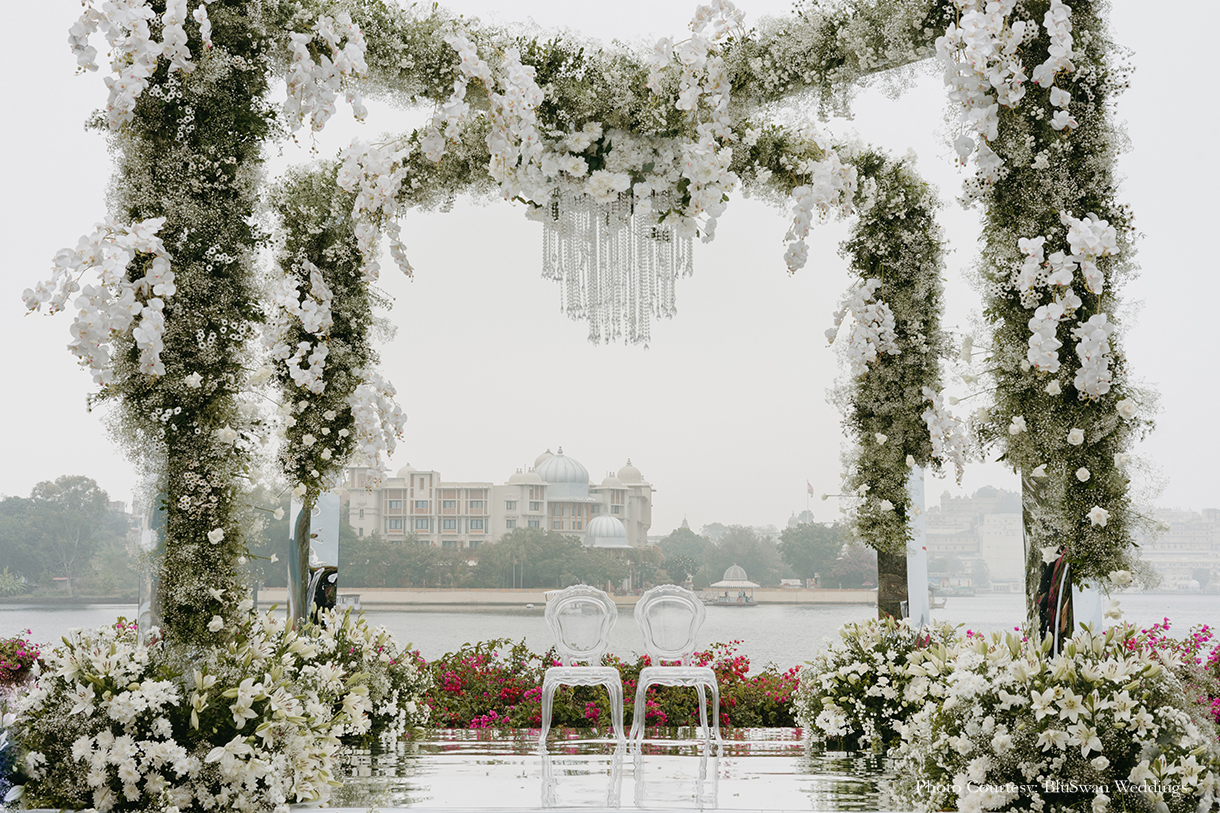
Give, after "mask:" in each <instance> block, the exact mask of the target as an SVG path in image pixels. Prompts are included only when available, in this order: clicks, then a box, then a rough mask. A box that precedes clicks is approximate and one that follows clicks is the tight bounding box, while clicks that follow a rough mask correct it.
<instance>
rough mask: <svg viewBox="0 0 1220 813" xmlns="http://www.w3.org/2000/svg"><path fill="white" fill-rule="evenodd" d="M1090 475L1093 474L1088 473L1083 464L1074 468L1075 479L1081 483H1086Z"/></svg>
mask: <svg viewBox="0 0 1220 813" xmlns="http://www.w3.org/2000/svg"><path fill="white" fill-rule="evenodd" d="M1092 476H1093V475H1091V474H1090V473H1089V470H1088V469H1086V468H1085V467H1084V466H1081V467H1080V468H1078V469H1076V479H1077V480H1079V481H1080V482H1082V483H1087V482H1089V478H1090V477H1092ZM1107 516H1108V515H1107Z"/></svg>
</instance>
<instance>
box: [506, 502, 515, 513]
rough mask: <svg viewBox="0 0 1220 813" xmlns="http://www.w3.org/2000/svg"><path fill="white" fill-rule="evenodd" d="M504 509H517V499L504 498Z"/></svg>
mask: <svg viewBox="0 0 1220 813" xmlns="http://www.w3.org/2000/svg"><path fill="white" fill-rule="evenodd" d="M504 510H505V511H516V510H517V501H516V500H505V501H504Z"/></svg>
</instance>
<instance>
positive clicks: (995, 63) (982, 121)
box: [936, 0, 1076, 184]
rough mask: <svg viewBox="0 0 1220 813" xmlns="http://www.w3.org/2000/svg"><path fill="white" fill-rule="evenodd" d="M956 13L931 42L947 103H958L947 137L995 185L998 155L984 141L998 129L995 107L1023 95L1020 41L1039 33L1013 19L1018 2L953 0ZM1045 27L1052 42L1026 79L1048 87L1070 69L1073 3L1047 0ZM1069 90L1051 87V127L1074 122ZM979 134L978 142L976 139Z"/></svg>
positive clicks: (998, 173)
mask: <svg viewBox="0 0 1220 813" xmlns="http://www.w3.org/2000/svg"><path fill="white" fill-rule="evenodd" d="M954 3H955V4H956V6H957V8H958V10H959V12H960V19H959V20H958V22H956V23H950V24H949V26H948V28H947V29H946V31H945V33H944V35H942V36H941V37H939V38H937V40H936V57H937V59H938V60H939V61H940V62H941V63H942V64H943V65H944V66H945V85H946V86H947V87H948V88H949V100H950V102H951V103H952V104H953V105H955V106H956V107H958V108H959V109H960V112H959V115H958V122H959V125H960V126H961V128H962V130H963V132H962V133H961V134H960V135H958V137H957V138H956V139H955V140H954V142H953V147H954V149H955V150H956V152H957V154H958V157H959V159H960V160H961V161H962V163H965V162H966V161H968V160H970V158H971V156H973V158H974V162H975V165H976V167H977V169H978V173H979V177H980V179H981V180H982V181H983V182H984V183H987V184H993V183H995V182H996V181H997V180H999V179H1000V177H1002V175H1003V173H1004V172H1005V169H1004V167H1003V163H1004V162H1003V159H1002V158H1000V156H999V155H997V154H996V152H995V151H994V150H993V149H992V148H991V146H990V144H989V143H988V142H991V141H995V139H996V138H997V137H998V135H999V123H1000V118H999V117H1000V108H1001V107H1005V108H1015V107H1017V106H1018V105H1019V104H1020V102H1021V100H1022V98H1024V96H1025V87H1024V84H1025V82H1026V81H1027V80H1029V79H1030V78H1031V74H1029V73H1027V72H1026V66H1025V63H1024V61H1023V57H1022V46H1024V45H1026V44H1027V43H1029V42H1031V41H1032V40H1033V39H1034V38H1035V37H1036V36H1037V34H1038V30H1037V29H1038V26H1037V23H1035V22H1033V21H1028V20H1013V19H1012V16H1013V11H1014V10H1015V8H1016V5H1017V3H1016V0H954ZM1043 27H1044V28H1045V29H1046V32H1047V34H1048V35H1049V37H1050V40H1051V47H1050V56H1049V57H1048V58H1047V60H1046V61H1045V62H1043V63H1042V64H1040V65H1037V66H1036V67H1035V68H1034V69H1033V72H1032V79H1033V81H1034V82H1036V83H1037V84H1038V85H1040V86H1041V87H1044V88H1051V86H1052V85H1053V84H1054V82H1055V78H1056V77H1057V76H1058V75H1059V74H1060V73H1061V72H1071V71H1073V70H1075V66H1074V65H1073V64H1072V56H1073V54H1072V33H1071V32H1072V23H1071V8H1069V7H1068V6H1067V5H1065V4H1064V3H1062V2H1061V0H1051V7H1050V10H1049V11H1047V13H1046V15H1045V17H1044V19H1043ZM1070 102H1071V94H1069V93H1068V92H1067V91H1065V90H1062V89H1060V88H1052V89H1051V105H1052V106H1053V107H1056V108H1059V109H1058V110H1057V112H1055V113H1054V114H1053V117H1052V120H1051V126H1052V127H1054V128H1055V129H1056V130H1063V129H1065V128H1069V129H1070V128H1074V127H1076V120H1075V119H1074V118H1073V117H1072V116H1071V114H1070V113H1069V111H1068V106H1069V104H1070ZM976 139H977V141H976Z"/></svg>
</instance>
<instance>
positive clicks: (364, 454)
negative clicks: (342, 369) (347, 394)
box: [350, 368, 407, 486]
mask: <svg viewBox="0 0 1220 813" xmlns="http://www.w3.org/2000/svg"><path fill="white" fill-rule="evenodd" d="M356 376H357V378H359V379H360V380H361V381H362V382H363V383H361V384H360V385H359V386H357V387H356V389H355V390H354V391H353V392H352V397H351V402H350V403H351V408H352V420H353V422H354V424H355V434H356V453H355V457H356V459H357V460H359V461H361V462H360V463H354V464H355V465H365V466H368V467H369V469H370V474H371V475H372V478H373V482H374V486H375V485H376V483H377V482H380V481H381V480H382V479H383V478H384V477H385V475H386V474H387V473H388V469H387V463H386V458H387V457H389V456H390V455H392V454H393V453H394V448H395V446H396V445H397V440H396V438H398V437H400V436H401V435H402V428H403V427H404V426H405V425H406V423H407V416H406V415H405V414H404V413H403V411H402V408H401V407H399V406H398V404H396V403H394V395H395V389H394V385H393V384H391V383H390V382H388V381H386V380H385V379H383V378H382V377H381V376H379V375H378V374H377V373H376V372H375V371H373V370H371V369H367V368H366V369H363V370H358V371H356Z"/></svg>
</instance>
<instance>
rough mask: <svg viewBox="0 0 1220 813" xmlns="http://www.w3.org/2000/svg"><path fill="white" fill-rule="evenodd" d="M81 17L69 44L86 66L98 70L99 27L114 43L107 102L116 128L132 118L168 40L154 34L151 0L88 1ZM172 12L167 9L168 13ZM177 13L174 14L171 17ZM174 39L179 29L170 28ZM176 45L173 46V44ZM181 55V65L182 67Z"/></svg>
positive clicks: (87, 68) (72, 32) (111, 123)
mask: <svg viewBox="0 0 1220 813" xmlns="http://www.w3.org/2000/svg"><path fill="white" fill-rule="evenodd" d="M84 6H85V8H84V11H82V12H81V16H80V18H79V19H78V20H77V21H76V22H75V23H74V24H73V25H72V27H71V28H70V29H69V30H68V44H69V45H70V46H71V48H72V53H73V54H74V55H75V56H76V64H77V65H78V66H80V67H81V68H82V69H83V70H90V71H95V70H97V63H96V62H95V61H94V60H95V59H97V49H96V48H94V47H93V46H92V45H90V44H89V38H90V36H91V35H93V34H94V33H96V32H97V31H98V30H99V29H100V30H101V31H102V33H103V34H104V35H105V37H106V42H107V44H108V45H109V46H110V55H111V57H110V68H111V71H113V76H107V77H106V87H107V88H108V89H109V90H110V98H109V99H108V100H107V102H106V119H107V121H108V123H109V124H110V128H111V129H112V130H117V129H119V128H120V127H121V126H122V125H123V124H125V123H127V122H130V121H131V120H132V117H133V115H134V110H135V105H136V99H137V98H139V96H140V94H141V93H143V92H144V90H145V88H147V87H148V78H149V77H150V76H152V74H153V71H154V70H156V68H157V60H158V59H159V58H160V57H161V54H162V53H165V49H166V44H165V43H160V42H156V41H155V40H154V39H153V38H152V34H151V32H150V29H149V22H150V21H152V20H154V19H156V13H155V12H154V11H153V10H152V7H151V6H149V4H148V2H147V0H116V1H115V2H108V3H104V4H102V6H101V7H100V8H98V7H95V6H94V3H93V2H92V0H87V2H85V4H84ZM169 13H170V12H169V10H168V9H167V11H166V14H167V15H168V14H169ZM172 19H173V17H172V16H171V20H172ZM169 34H170V37H171V40H170V42H171V43H172V42H173V41H175V40H177V36H176V34H177V32H176V31H173V30H172V29H171V31H170V32H169ZM171 47H172V46H171ZM182 65H183V60H182V59H181V58H179V60H178V62H177V66H178V67H179V68H181V67H182Z"/></svg>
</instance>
